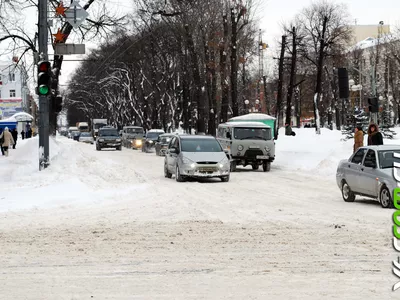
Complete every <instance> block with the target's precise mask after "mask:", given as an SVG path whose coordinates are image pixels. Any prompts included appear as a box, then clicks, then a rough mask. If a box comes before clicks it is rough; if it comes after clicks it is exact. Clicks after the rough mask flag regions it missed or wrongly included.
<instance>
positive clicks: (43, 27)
mask: <svg viewBox="0 0 400 300" xmlns="http://www.w3.org/2000/svg"><path fill="white" fill-rule="evenodd" d="M47 2H48V0H39V3H38V4H39V5H38V8H39V14H38V15H39V18H38V27H39V28H38V36H39V38H38V40H39V55H40V56H41V58H40V59H41V60H47V59H48V52H47V40H48V30H47V4H48V3H47ZM48 165H49V99H48V96H45V95H39V170H42V169H44V168H47V166H48Z"/></svg>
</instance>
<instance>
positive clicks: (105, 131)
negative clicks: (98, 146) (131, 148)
mask: <svg viewBox="0 0 400 300" xmlns="http://www.w3.org/2000/svg"><path fill="white" fill-rule="evenodd" d="M99 136H119V134H118V131H117V130H116V129H103V130H100V133H99Z"/></svg>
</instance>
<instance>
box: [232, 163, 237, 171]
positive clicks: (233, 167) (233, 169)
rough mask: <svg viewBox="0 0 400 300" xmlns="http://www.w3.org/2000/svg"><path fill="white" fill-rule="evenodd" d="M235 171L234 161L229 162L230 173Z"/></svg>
mask: <svg viewBox="0 0 400 300" xmlns="http://www.w3.org/2000/svg"><path fill="white" fill-rule="evenodd" d="M235 171H236V161H231V172H235Z"/></svg>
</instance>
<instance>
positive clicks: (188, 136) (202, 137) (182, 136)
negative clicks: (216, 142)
mask: <svg viewBox="0 0 400 300" xmlns="http://www.w3.org/2000/svg"><path fill="white" fill-rule="evenodd" d="M179 137H180V138H181V139H184V140H186V139H199V140H204V139H209V140H212V139H215V137H213V136H212V135H193V134H180V135H179Z"/></svg>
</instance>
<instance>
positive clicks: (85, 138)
mask: <svg viewBox="0 0 400 300" xmlns="http://www.w3.org/2000/svg"><path fill="white" fill-rule="evenodd" d="M79 141H80V142H83V143H90V144H92V145H93V144H94V138H93V136H92V135H91V134H90V133H89V132H82V133H81V135H80V136H79Z"/></svg>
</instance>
